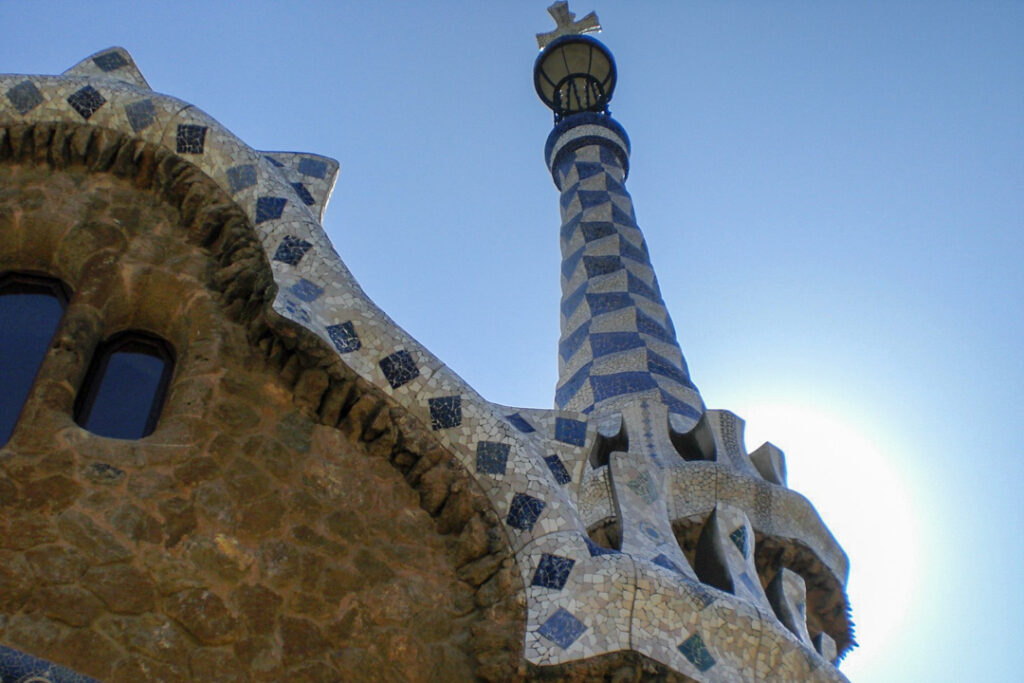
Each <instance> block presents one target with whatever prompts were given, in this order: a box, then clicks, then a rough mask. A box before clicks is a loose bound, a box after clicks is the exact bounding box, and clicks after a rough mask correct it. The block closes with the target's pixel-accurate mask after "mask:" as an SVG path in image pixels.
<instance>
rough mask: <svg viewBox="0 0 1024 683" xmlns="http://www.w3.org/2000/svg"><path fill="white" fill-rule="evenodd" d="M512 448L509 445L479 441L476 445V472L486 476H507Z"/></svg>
mask: <svg viewBox="0 0 1024 683" xmlns="http://www.w3.org/2000/svg"><path fill="white" fill-rule="evenodd" d="M509 450H510V447H509V445H508V444H507V443H498V442H496V441H478V442H477V444H476V471H477V472H483V473H484V474H505V466H506V464H507V463H508V452H509Z"/></svg>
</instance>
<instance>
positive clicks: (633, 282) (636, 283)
mask: <svg viewBox="0 0 1024 683" xmlns="http://www.w3.org/2000/svg"><path fill="white" fill-rule="evenodd" d="M626 283H627V284H626V291H627V292H629V293H630V294H636V295H637V296H642V297H644V298H645V299H649V300H651V301H653V302H654V303H658V304H660V303H661V295H659V294H658V293H657V292H656V291H654V289H653V288H652V287H650V286H649V285H648V284H647V283H646V282H644V281H643V280H641V279H640V278H638V277H637V276H636V275H633V273H629V274H628V275H626Z"/></svg>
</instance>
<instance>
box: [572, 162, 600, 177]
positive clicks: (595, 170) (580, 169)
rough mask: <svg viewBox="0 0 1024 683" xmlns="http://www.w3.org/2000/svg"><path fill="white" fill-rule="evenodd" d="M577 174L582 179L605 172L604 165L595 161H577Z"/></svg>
mask: <svg viewBox="0 0 1024 683" xmlns="http://www.w3.org/2000/svg"><path fill="white" fill-rule="evenodd" d="M575 166H576V174H577V177H578V178H579V179H580V180H583V179H584V178H590V177H592V176H596V175H603V174H604V166H602V165H601V164H599V163H595V162H593V161H577V162H576V164H575Z"/></svg>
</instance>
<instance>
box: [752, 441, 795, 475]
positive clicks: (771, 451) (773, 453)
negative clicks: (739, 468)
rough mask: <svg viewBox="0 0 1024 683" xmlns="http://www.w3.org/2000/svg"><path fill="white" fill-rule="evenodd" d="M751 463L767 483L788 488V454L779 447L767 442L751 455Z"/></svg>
mask: <svg viewBox="0 0 1024 683" xmlns="http://www.w3.org/2000/svg"><path fill="white" fill-rule="evenodd" d="M750 462H751V463H753V465H754V468H755V469H757V471H758V472H759V473H760V474H761V476H762V477H763V478H764V480H765V481H768V482H771V483H772V484H778V485H779V486H786V454H785V453H783V452H782V451H781V450H780V449H779V447H778V446H776V445H775V444H773V443H769V442H767V441H765V442H764V443H763V444H761V445H760V446H758V448H757V450H756V451H754V452H753V453H751V454H750Z"/></svg>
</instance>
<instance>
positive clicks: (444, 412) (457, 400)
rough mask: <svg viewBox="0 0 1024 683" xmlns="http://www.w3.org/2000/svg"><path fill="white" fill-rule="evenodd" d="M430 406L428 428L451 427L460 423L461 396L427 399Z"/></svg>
mask: <svg viewBox="0 0 1024 683" xmlns="http://www.w3.org/2000/svg"><path fill="white" fill-rule="evenodd" d="M428 404H429V406H430V428H431V429H433V430H435V431H436V430H438V429H451V428H452V427H458V426H459V425H460V424H462V397H461V396H441V397H439V398H432V399H429V400H428Z"/></svg>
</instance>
